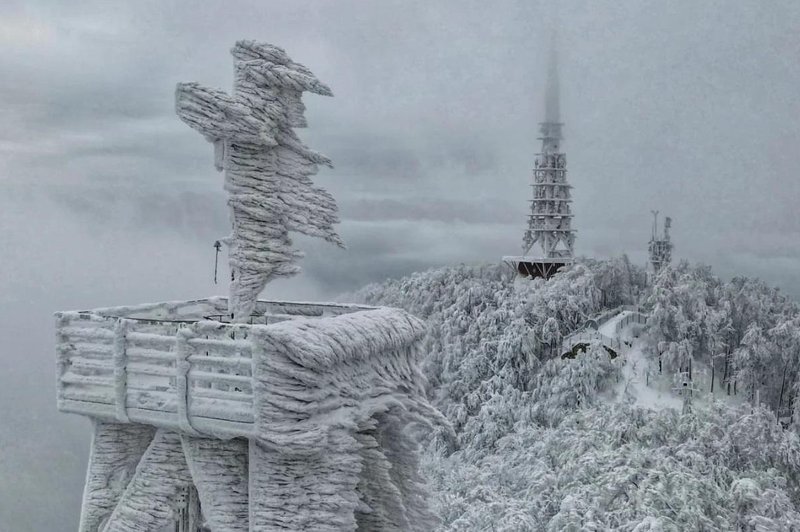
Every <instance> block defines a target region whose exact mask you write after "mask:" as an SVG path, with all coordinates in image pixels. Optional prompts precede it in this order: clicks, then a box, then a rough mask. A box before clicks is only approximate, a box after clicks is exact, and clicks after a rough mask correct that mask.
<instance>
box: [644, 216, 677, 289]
mask: <svg viewBox="0 0 800 532" xmlns="http://www.w3.org/2000/svg"><path fill="white" fill-rule="evenodd" d="M650 212H652V213H653V232H652V235H651V236H650V243H649V245H648V250H649V252H650V267H651V269H652V273H653V275H658V272H660V271H661V269H662V268H663V267H664V266H666V265H667V264H669V263H670V262H672V241H670V238H669V230H670V227H672V218H670V217H669V216H667V218H666V219H665V220H664V234H663V235H662V236H661V237H659V236H658V211H650Z"/></svg>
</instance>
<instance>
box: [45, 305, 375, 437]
mask: <svg viewBox="0 0 800 532" xmlns="http://www.w3.org/2000/svg"><path fill="white" fill-rule="evenodd" d="M225 304H226V302H225V301H224V300H197V301H189V302H174V303H159V304H155V305H141V306H137V307H118V308H111V309H99V310H96V311H74V312H60V313H57V314H56V319H57V324H56V344H57V346H56V347H57V357H58V361H57V365H58V383H57V385H58V405H59V409H60V410H62V411H65V412H73V413H78V414H84V415H89V416H92V417H96V418H100V419H107V420H115V421H119V422H135V423H144V424H150V425H155V426H158V427H164V428H170V429H175V430H181V431H183V432H188V433H198V432H200V433H205V434H213V435H217V436H220V437H234V436H244V437H249V436H251V435H252V434H253V430H254V428H253V423H254V419H253V417H254V414H253V387H254V386H253V356H254V355H253V353H254V350H255V349H254V340H255V339H254V338H253V337H252V335H251V332H252V329H253V326H252V325H250V324H234V323H224V322H221V321H214V320H208V319H204V318H206V317H209V316H213V315H220V316H224V314H222V313H224V312H225V310H224V309H225ZM370 308H371V307H358V306H352V305H335V304H316V303H315V304H302V303H288V302H267V301H262V302H259V304H258V306H257V308H256V311H257V312H256V318H255V320H256V323H258V324H260V325H263V324H269V323H273V322H277V321H284V320H287V319H292V318H297V317H308V316H334V315H339V314H344V313H349V312H355V311H359V310H369V309H370ZM259 311H260V312H259Z"/></svg>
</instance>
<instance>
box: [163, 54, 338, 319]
mask: <svg viewBox="0 0 800 532" xmlns="http://www.w3.org/2000/svg"><path fill="white" fill-rule="evenodd" d="M231 52H232V54H233V58H234V87H233V95H232V96H230V95H228V94H226V93H225V92H223V91H220V90H216V89H212V88H208V87H204V86H202V85H200V84H198V83H180V84H178V86H177V89H176V93H175V108H176V112H177V114H178V116H179V117H180V118H181V120H183V121H184V122H186V123H187V124H188V125H189V126H191V127H192V128H194V129H196V130H197V131H199V132H200V133H202V134H203V136H204V137H205V138H206V139H207V140H208V141H209V142H212V143H213V144H214V154H215V166H216V168H217V170H220V171H221V170H225V189H226V190H227V191H228V192H229V194H230V198H229V200H228V206H229V208H230V213H231V222H232V225H233V231H232V233H231V235H230V236H229V237H228V238H226V239H224V240H223V241H224V242H225V243H226V244H227V245H228V247H229V262H230V267H231V272H232V274H233V275H232V276H233V279H232V281H231V290H230V295H231V299H230V303H231V307H230V309H229V311H230V313H231V314H233V315H234V317H235V319H237V320H238V321H244V320H246V319H247V317H248V316H249V315H250V313H251V312H252V309H253V305H254V304H255V301H256V299H257V297H258V294H259V293H260V292H261V291H262V290H263V289H264V287H265V286H266V284H267V283H268V282H269V281H271V280H273V279H275V278H277V277H285V276H290V275H294V274H296V273H298V272H299V271H300V267H299V266H298V265H297V264H296V262H297V260H298V259H299V258H300V257H301V256H302V253H300V252H299V251H298V250H296V249H294V248H293V246H292V240H291V238H290V237H289V232H290V231H295V232H299V233H303V234H307V235H311V236H315V237H319V238H323V239H325V240H327V241H328V242H332V243H334V244H337V245H339V246H343V244H342V241H341V239H340V238H339V235H338V234H337V233H336V231H335V230H334V227H333V226H334V224H336V223H337V222H338V221H339V219H338V215H337V212H338V208H337V206H336V202H335V201H334V199H333V197H332V196H331V195H330V194H329V193H328V192H327V191H325V190H324V189H322V188H320V187H317V186H314V184H313V182H312V181H311V179H310V176H312V175H314V174H316V173H317V166H318V165H320V164H322V165H326V166H331V162H330V160H329V159H328V158H327V157H325V156H323V155H320V154H319V153H316V152H314V151H312V150H310V149H308V148H307V147H306V146H305V145H303V143H302V142H301V141H300V139H299V138H298V137H297V135H296V134H295V133H294V131H293V129H292V128H295V127H305V126H306V121H305V117H304V116H303V112H304V110H305V106H304V105H303V102H302V100H301V96H302V93H303V92H304V91H308V92H313V93H315V94H320V95H324V96H332V93H331V90H330V89H329V88H328V87H327V86H325V85H324V84H322V83H321V82H320V81H319V80H317V79H316V78H315V77H314V75H313V74H312V73H311V71H310V70H308V68H306V67H305V66H303V65H301V64H298V63H295V62H293V61H292V60H291V59H289V56H288V55H286V52H285V51H283V50H282V49H281V48H278V47H277V46H273V45H270V44H263V43H257V42H253V41H239V42H237V43H236V45H235V46H234V47H233V50H232V51H231Z"/></svg>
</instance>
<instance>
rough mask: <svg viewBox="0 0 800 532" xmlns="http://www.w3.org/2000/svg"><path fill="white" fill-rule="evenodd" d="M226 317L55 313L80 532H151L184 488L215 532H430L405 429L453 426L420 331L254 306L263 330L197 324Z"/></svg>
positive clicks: (392, 322) (275, 305)
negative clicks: (87, 434)
mask: <svg viewBox="0 0 800 532" xmlns="http://www.w3.org/2000/svg"><path fill="white" fill-rule="evenodd" d="M225 307H226V301H225V300H224V299H222V298H214V299H209V300H196V301H187V302H183V303H180V302H173V303H164V304H155V305H140V306H136V307H119V308H110V309H100V310H97V311H92V312H63V313H59V315H58V321H57V329H58V330H57V338H58V351H59V359H58V362H59V364H58V367H59V388H58V398H59V407H60V409H61V410H63V411H67V412H75V413H80V414H84V415H89V416H91V417H92V418H93V419H94V420H95V435H94V440H93V447H92V454H91V459H90V464H89V472H88V474H87V485H86V490H85V494H84V503H83V504H84V506H83V512H82V521H81V527H80V531H81V532H96V531H98V530H102V531H106V532H108V531H118V530H125V531H128V532H131V531H133V532H136V531H147V530H159V529H160V528H159V527H163V526H167V525H170V524H171V523H173V522H174V520H175V514H176V509H177V508H180V507H181V505H182V501H183V500H184V498H185V497H186V496H187V495H186V494H187V493H192V492H191V489H196V493H197V497H198V498H199V501H200V506H201V507H202V516H203V518H204V519H205V521H206V524H207V526H209V527H210V528H211V530H213V531H214V532H220V531H248V530H249V531H273V530H282V531H286V530H319V531H325V530H330V531H334V530H335V531H346V530H351V531H354V530H357V529H358V530H385V531H392V530H395V531H398V532H399V531H417V530H419V531H423V530H431V529H432V527H433V526H434V525H433V523H434V522H435V519H434V517H433V515H432V514H431V513H430V512H429V510H428V506H427V498H426V493H427V492H426V488H425V484H424V482H423V481H422V478H421V477H420V475H419V472H418V453H417V443H416V440H415V438H414V436H413V431H412V430H410V427H413V426H424V425H427V426H431V424H435V423H437V420H438V422H440V423H441V425H442V426H444V427H448V426H449V425H448V424H447V422H446V421H445V420H444V419H443V418H442V416H441V414H439V413H438V412H437V411H436V410H435V409H434V408H433V407H432V406H431V405H430V404H429V403H428V400H427V398H426V394H425V390H424V383H425V380H424V378H423V377H422V376H421V374H420V372H419V370H418V365H419V358H420V350H419V349H418V340H419V339H420V338H421V337H422V335H423V334H424V333H425V330H426V327H425V325H424V324H423V322H421V321H420V320H418V319H416V318H414V317H412V316H410V315H409V314H407V313H406V312H404V311H401V310H396V309H389V308H375V307H363V306H362V307H355V306H352V305H333V304H303V303H287V302H265V301H259V302H257V303H256V305H255V308H256V310H257V311H258V312H259V314H261V315H262V316H264V317H265V319H266V320H268V321H269V323H265V324H254V325H251V324H229V323H221V322H218V321H208V320H203V319H202V317H203V316H207V315H212V314H214V313H217V312H221V311H223V310H222V309H224V308H225ZM298 316H299V317H298ZM314 316H316V317H314ZM270 320H274V322H273V321H270Z"/></svg>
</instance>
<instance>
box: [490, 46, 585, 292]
mask: <svg viewBox="0 0 800 532" xmlns="http://www.w3.org/2000/svg"><path fill="white" fill-rule="evenodd" d="M560 104H561V102H560V87H559V79H558V49H557V46H556V35H555V32H554V33H553V34H552V37H551V44H550V56H549V61H548V65H547V72H546V82H545V91H544V121H543V122H541V123H540V125H539V131H540V133H541V135H542V136H541V137H539V140H541V141H542V151H541V153H539V154H538V155H537V157H536V163H535V166H534V169H533V183H532V187H533V199H532V200H531V207H530V213H529V215H528V228H527V230H526V231H525V236H524V237H523V240H522V256H519V257H504V258H503V260H504V261H505V262H507V263H509V264H510V265H512V266H513V267H514V269H515V270H517V272H518V273H519V274H520V275H521V276H523V277H543V278H545V279H548V278H550V277H551V276H552V275H553V274H554V273H556V272H557V271H558V270H559V269H561V268H562V267H563V266H565V265H566V264H570V263H571V262H572V261H573V257H574V245H575V230H574V229H572V212H571V210H570V204H571V203H572V195H571V192H570V190H571V188H572V187H571V186H570V185H569V184H568V183H567V156H566V155H565V154H564V152H563V151H562V150H561V140H562V139H563V135H562V133H561V126H562V125H563V124H562V123H561V122H560V119H561V105H560Z"/></svg>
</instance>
